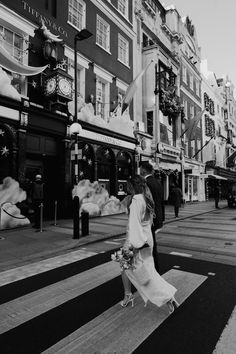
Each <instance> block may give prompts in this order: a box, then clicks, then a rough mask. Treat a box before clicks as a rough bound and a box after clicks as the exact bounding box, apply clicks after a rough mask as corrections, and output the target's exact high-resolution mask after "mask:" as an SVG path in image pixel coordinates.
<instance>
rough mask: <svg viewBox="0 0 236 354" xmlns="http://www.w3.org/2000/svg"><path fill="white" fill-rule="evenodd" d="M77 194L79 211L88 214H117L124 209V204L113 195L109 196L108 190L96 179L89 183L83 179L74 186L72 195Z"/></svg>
mask: <svg viewBox="0 0 236 354" xmlns="http://www.w3.org/2000/svg"><path fill="white" fill-rule="evenodd" d="M75 195H77V196H78V197H79V200H80V212H82V211H86V212H88V213H89V215H90V216H99V215H100V216H102V215H110V214H119V213H124V212H125V211H126V205H125V203H123V202H120V201H119V199H117V198H116V197H114V196H111V197H109V193H108V191H107V190H106V189H105V188H104V187H103V186H101V185H100V184H99V182H98V181H95V182H93V183H91V182H90V181H89V180H88V179H84V180H82V181H80V182H79V183H78V186H75V187H74V189H73V191H72V197H74V196H75Z"/></svg>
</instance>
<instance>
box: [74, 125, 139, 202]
mask: <svg viewBox="0 0 236 354" xmlns="http://www.w3.org/2000/svg"><path fill="white" fill-rule="evenodd" d="M126 139H127V140H126ZM135 142H136V139H135V138H129V137H124V136H121V135H120V136H118V134H116V136H115V137H114V136H108V135H104V134H101V132H97V131H90V130H88V129H86V128H83V130H82V133H81V134H80V135H79V142H78V149H79V155H78V160H79V161H78V170H79V171H78V172H79V183H80V182H82V181H85V180H87V182H86V183H87V184H86V183H85V184H86V186H87V187H86V188H87V189H88V191H89V188H91V191H90V192H88V193H87V196H86V198H89V196H90V195H89V194H92V188H95V187H94V186H96V183H95V184H94V182H96V181H97V182H98V183H99V185H100V186H101V187H102V188H103V189H104V190H105V191H107V192H108V195H109V198H113V199H114V200H117V202H118V201H121V200H122V199H123V198H124V197H125V196H126V195H127V180H128V179H129V178H130V177H131V176H132V175H133V174H134V171H135V146H136V145H135ZM69 173H70V180H71V183H72V185H73V183H74V175H75V159H74V142H73V141H72V146H71V170H70V171H67V174H69ZM85 184H81V185H82V186H85ZM97 193H100V191H98V192H97ZM85 194H86V193H85ZM97 196H98V195H97ZM94 200H95V198H93V200H92V199H91V203H94Z"/></svg>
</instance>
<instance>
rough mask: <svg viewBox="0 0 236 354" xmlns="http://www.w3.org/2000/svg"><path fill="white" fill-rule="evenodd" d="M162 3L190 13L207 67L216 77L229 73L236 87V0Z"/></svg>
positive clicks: (180, 12)
mask: <svg viewBox="0 0 236 354" xmlns="http://www.w3.org/2000/svg"><path fill="white" fill-rule="evenodd" d="M162 3H163V4H164V6H165V7H166V6H168V5H175V7H176V9H177V10H178V12H179V14H180V16H181V17H184V16H189V18H190V20H191V21H192V24H193V25H194V27H195V31H196V33H197V40H198V45H199V46H200V47H201V56H202V59H207V63H208V70H209V71H213V72H214V73H215V74H216V77H217V78H218V77H222V76H223V75H226V74H228V76H229V78H230V79H231V81H232V82H233V84H234V86H235V87H236V0H165V1H164V2H162ZM235 91H236V90H234V92H235ZM234 96H235V93H234ZM235 97H236V96H235Z"/></svg>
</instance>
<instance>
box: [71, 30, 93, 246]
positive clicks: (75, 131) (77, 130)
mask: <svg viewBox="0 0 236 354" xmlns="http://www.w3.org/2000/svg"><path fill="white" fill-rule="evenodd" d="M91 36H92V33H91V32H89V31H88V30H87V29H85V28H84V29H82V30H81V31H80V32H78V33H77V34H76V35H75V37H74V85H75V91H74V92H75V95H74V100H75V102H74V104H75V113H74V122H73V124H72V125H71V126H70V134H71V135H75V193H74V198H73V238H75V239H76V238H79V208H80V201H79V196H78V183H79V164H78V162H79V159H78V153H79V150H78V136H79V134H81V133H82V130H83V129H82V127H81V125H80V124H79V123H78V112H77V111H78V102H77V96H78V86H77V74H78V73H77V41H82V40H84V39H87V38H89V37H91Z"/></svg>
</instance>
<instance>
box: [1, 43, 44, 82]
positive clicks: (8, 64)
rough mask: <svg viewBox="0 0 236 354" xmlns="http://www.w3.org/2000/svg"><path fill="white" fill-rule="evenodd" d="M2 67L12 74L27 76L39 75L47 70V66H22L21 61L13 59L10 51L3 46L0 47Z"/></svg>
mask: <svg viewBox="0 0 236 354" xmlns="http://www.w3.org/2000/svg"><path fill="white" fill-rule="evenodd" d="M0 66H1V67H3V69H6V70H8V71H10V72H12V73H16V74H20V75H25V76H33V75H37V74H39V73H41V72H42V71H44V70H45V69H46V68H47V65H45V66H38V67H35V66H28V65H24V64H21V63H20V62H19V61H17V60H16V59H15V58H13V57H12V56H11V55H10V54H9V53H8V51H7V50H6V49H5V48H3V46H1V45H0Z"/></svg>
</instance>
